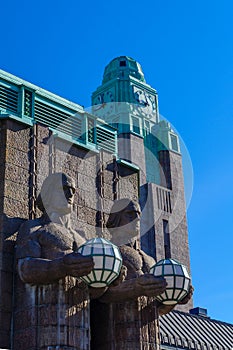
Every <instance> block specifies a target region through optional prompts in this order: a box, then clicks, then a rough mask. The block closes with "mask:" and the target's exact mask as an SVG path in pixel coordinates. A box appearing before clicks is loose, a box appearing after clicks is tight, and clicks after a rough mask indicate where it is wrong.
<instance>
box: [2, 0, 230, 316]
mask: <svg viewBox="0 0 233 350" xmlns="http://www.w3.org/2000/svg"><path fill="white" fill-rule="evenodd" d="M232 15H233V2H232V0H222V1H221V2H219V1H216V0H212V1H209V0H204V1H203V0H196V1H185V0H176V1H173V0H145V1H139V0H128V1H126V0H124V1H123V0H118V1H115V2H111V1H98V2H97V1H82V2H79V1H77V0H68V1H66V2H63V1H60V0H58V1H54V0H50V1H47V0H46V1H45V0H41V1H40V2H32V1H28V0H21V1H20V2H19V1H16V0H12V1H10V2H7V1H4V2H3V3H2V4H1V44H0V45H1V55H0V67H1V69H3V70H6V71H8V72H10V73H12V74H15V75H17V76H19V77H21V78H23V79H25V80H27V81H30V82H32V83H34V84H36V85H39V86H41V87H43V88H45V89H48V90H50V91H52V92H54V93H56V94H59V95H61V96H63V97H65V98H68V99H70V100H71V101H74V102H77V103H79V104H81V105H84V106H85V107H88V106H89V105H90V96H91V93H92V91H94V90H95V89H96V87H97V86H99V85H100V84H101V79H102V75H103V70H104V67H105V66H106V65H107V64H108V63H109V62H110V60H112V59H113V58H114V57H117V56H120V55H128V56H131V57H133V58H134V59H136V60H137V61H138V62H140V63H141V65H142V68H143V71H144V74H145V78H146V80H147V82H148V83H149V84H150V85H152V86H153V87H154V88H156V89H157V91H158V93H159V106H160V113H161V114H162V115H163V116H165V117H166V118H167V119H168V120H169V121H170V122H171V123H172V124H173V125H174V126H175V128H176V129H177V130H178V131H179V133H180V135H181V136H182V138H183V140H184V142H185V144H186V147H187V149H188V151H189V153H190V156H191V159H192V164H193V172H194V190H193V196H192V200H191V203H190V205H189V208H188V223H189V242H190V252H191V266H192V276H193V285H194V286H195V296H194V303H195V306H200V307H205V308H207V309H208V314H209V316H210V317H211V318H215V319H219V320H222V321H226V322H230V323H233V308H232V305H233V277H232V276H233V273H232V270H233V264H232V246H233V238H232V227H233V215H232V204H233V186H232V180H233V162H232V158H233V157H232V152H233V147H232V129H233V25H232Z"/></svg>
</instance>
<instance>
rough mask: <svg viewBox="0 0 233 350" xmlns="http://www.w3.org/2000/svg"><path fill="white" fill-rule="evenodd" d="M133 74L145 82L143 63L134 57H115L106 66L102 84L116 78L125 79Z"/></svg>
mask: <svg viewBox="0 0 233 350" xmlns="http://www.w3.org/2000/svg"><path fill="white" fill-rule="evenodd" d="M129 76H132V77H134V78H136V79H138V80H140V81H143V82H144V83H145V82H146V81H145V78H144V74H143V72H142V68H141V65H140V64H139V63H138V62H136V61H135V60H134V59H133V58H131V57H128V56H120V57H117V58H114V59H113V60H112V61H111V62H110V63H109V64H108V65H107V66H106V68H105V70H104V76H103V81H102V84H104V83H107V82H108V81H109V80H112V79H114V78H120V79H124V78H127V77H129Z"/></svg>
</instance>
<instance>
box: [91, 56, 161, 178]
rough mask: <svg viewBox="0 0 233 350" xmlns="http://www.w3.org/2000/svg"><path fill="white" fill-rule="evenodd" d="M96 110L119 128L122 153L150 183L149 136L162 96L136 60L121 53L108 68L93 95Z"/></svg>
mask: <svg viewBox="0 0 233 350" xmlns="http://www.w3.org/2000/svg"><path fill="white" fill-rule="evenodd" d="M92 113H93V114H95V115H97V116H98V117H100V118H101V119H104V120H105V121H106V122H107V123H110V124H111V125H112V126H115V127H116V128H117V129H118V155H119V157H120V158H121V159H124V160H126V161H129V162H132V163H134V164H136V165H138V166H140V169H141V176H140V181H141V184H143V183H145V182H146V172H147V171H146V160H145V150H144V142H145V139H144V138H145V136H146V135H147V134H148V133H149V131H150V130H151V128H152V126H153V125H154V124H157V123H158V121H159V112H158V95H157V92H156V90H155V89H153V88H152V87H151V86H150V85H148V84H147V83H146V81H145V78H144V74H143V72H142V69H141V66H140V64H139V63H138V62H136V61H135V60H134V59H132V58H130V57H127V56H120V57H117V58H115V59H113V60H112V61H111V62H110V63H109V64H108V65H107V66H106V68H105V71H104V76H103V80H102V85H101V86H100V87H98V88H97V90H96V91H95V92H94V93H93V94H92Z"/></svg>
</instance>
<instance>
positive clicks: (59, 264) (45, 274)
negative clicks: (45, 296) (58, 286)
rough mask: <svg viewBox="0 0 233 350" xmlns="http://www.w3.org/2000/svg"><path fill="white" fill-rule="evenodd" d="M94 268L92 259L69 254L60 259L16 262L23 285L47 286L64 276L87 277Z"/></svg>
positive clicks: (29, 258)
mask: <svg viewBox="0 0 233 350" xmlns="http://www.w3.org/2000/svg"><path fill="white" fill-rule="evenodd" d="M93 267H94V263H93V260H92V258H89V257H84V256H82V255H81V254H78V253H69V254H66V255H64V256H63V257H61V258H57V259H53V260H48V259H42V258H33V257H26V258H22V259H19V260H18V272H19V276H20V278H21V280H22V281H23V282H24V283H30V284H48V283H53V282H54V281H57V280H59V279H60V278H63V277H65V276H73V277H81V276H85V275H88V274H89V273H90V272H91V270H92V269H93Z"/></svg>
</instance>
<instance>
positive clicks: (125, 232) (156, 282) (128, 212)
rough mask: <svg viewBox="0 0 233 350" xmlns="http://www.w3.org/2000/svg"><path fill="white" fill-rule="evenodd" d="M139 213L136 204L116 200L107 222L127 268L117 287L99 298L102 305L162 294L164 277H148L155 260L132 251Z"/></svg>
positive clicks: (137, 233)
mask: <svg viewBox="0 0 233 350" xmlns="http://www.w3.org/2000/svg"><path fill="white" fill-rule="evenodd" d="M140 215H141V210H140V206H139V204H138V203H137V202H134V201H131V200H129V199H128V198H123V199H120V200H117V201H115V203H114V204H113V206H112V209H111V213H110V216H109V219H108V222H107V228H108V230H109V231H110V234H111V236H112V239H111V241H112V242H113V243H114V244H116V245H117V246H118V247H119V249H120V251H121V254H122V258H123V265H124V266H125V267H126V268H127V274H126V279H125V281H124V282H123V283H121V284H119V285H117V286H112V288H111V286H110V288H109V289H108V290H107V292H106V293H105V294H104V295H103V296H102V297H101V301H103V302H108V301H109V302H114V301H121V300H133V299H135V298H137V297H140V296H142V295H144V296H147V297H151V296H156V295H158V294H161V293H162V292H164V290H165V288H166V281H165V279H164V278H159V277H155V276H153V275H151V274H149V270H150V267H151V266H153V265H154V263H155V261H154V259H153V258H152V257H150V256H149V255H147V254H145V253H144V252H143V251H142V250H141V249H139V248H135V246H136V245H137V240H138V239H139V234H140Z"/></svg>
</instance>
